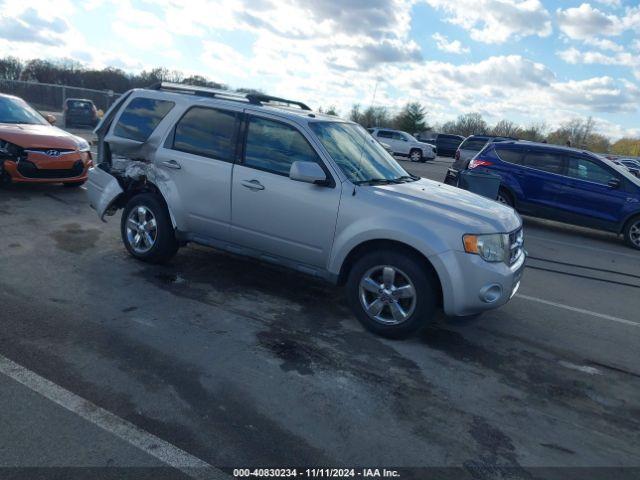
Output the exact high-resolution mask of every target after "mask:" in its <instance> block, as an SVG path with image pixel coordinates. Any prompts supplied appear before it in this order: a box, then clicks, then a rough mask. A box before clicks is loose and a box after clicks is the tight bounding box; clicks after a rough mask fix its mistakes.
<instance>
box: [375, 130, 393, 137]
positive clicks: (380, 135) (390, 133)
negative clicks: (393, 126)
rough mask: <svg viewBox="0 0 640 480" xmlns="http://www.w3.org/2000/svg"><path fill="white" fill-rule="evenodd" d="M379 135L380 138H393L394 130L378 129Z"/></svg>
mask: <svg viewBox="0 0 640 480" xmlns="http://www.w3.org/2000/svg"><path fill="white" fill-rule="evenodd" d="M378 137H380V138H392V137H393V132H385V131H384V130H380V131H378Z"/></svg>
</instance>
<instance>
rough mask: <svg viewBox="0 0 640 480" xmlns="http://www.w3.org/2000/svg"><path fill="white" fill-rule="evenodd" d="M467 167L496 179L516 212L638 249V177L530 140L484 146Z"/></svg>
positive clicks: (592, 158)
mask: <svg viewBox="0 0 640 480" xmlns="http://www.w3.org/2000/svg"><path fill="white" fill-rule="evenodd" d="M469 168H470V169H473V170H477V171H483V172H490V173H493V174H496V175H498V176H500V178H501V183H500V193H499V200H500V201H501V202H502V203H505V204H507V205H511V206H513V207H515V208H516V209H517V210H518V211H519V212H520V213H523V214H527V215H532V216H535V217H543V218H548V219H551V220H557V221H561V222H566V223H573V224H576V225H583V226H587V227H592V228H597V229H601V230H607V231H610V232H615V233H618V234H622V235H624V238H625V240H626V242H627V243H628V244H629V245H630V246H631V247H634V248H637V249H640V179H638V178H637V177H635V176H634V175H632V174H631V173H630V172H629V171H628V170H627V169H625V168H623V167H621V166H618V165H616V164H615V163H613V162H612V161H609V160H607V159H605V158H603V157H600V156H598V155H596V154H593V153H591V152H587V151H583V150H578V149H573V148H567V147H559V146H551V145H548V144H537V143H531V142H514V141H511V142H500V143H490V144H488V145H487V146H486V147H485V149H484V150H482V152H480V154H478V155H477V156H476V157H475V158H474V159H473V160H471V162H470V163H469Z"/></svg>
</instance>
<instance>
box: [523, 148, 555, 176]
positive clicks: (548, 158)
mask: <svg viewBox="0 0 640 480" xmlns="http://www.w3.org/2000/svg"><path fill="white" fill-rule="evenodd" d="M524 165H526V166H527V167H531V168H535V169H537V170H542V171H545V172H549V173H558V174H562V173H563V172H562V167H563V157H562V156H561V155H558V154H556V153H553V152H530V153H528V154H527V155H526V156H525V158H524Z"/></svg>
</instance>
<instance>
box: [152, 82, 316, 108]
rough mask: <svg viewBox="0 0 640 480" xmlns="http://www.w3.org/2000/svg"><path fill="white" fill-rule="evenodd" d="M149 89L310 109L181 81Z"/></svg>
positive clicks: (284, 100)
mask: <svg viewBox="0 0 640 480" xmlns="http://www.w3.org/2000/svg"><path fill="white" fill-rule="evenodd" d="M147 88H148V89H149V90H163V91H166V92H175V93H186V94H189V95H198V96H201V97H211V98H221V99H225V100H235V101H240V102H249V103H251V104H253V105H264V104H269V103H274V104H283V105H288V106H292V105H293V106H296V107H299V108H301V109H302V110H309V111H310V110H311V109H310V108H309V107H308V106H307V105H306V104H304V103H302V102H297V101H295V100H287V99H286V98H280V97H272V96H271V95H265V94H263V93H250V94H242V93H235V92H230V91H228V90H218V89H215V88H209V87H198V86H195V85H186V84H182V83H171V82H158V83H154V84H153V85H150V86H149V87H147Z"/></svg>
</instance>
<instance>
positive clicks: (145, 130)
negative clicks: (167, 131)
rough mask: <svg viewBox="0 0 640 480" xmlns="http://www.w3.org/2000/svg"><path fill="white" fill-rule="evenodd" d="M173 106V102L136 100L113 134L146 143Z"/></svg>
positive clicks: (124, 112) (120, 119)
mask: <svg viewBox="0 0 640 480" xmlns="http://www.w3.org/2000/svg"><path fill="white" fill-rule="evenodd" d="M173 106H174V103H173V102H168V101H166V100H153V99H151V98H142V97H138V98H134V99H133V100H131V102H129V105H127V106H126V108H125V109H124V111H123V112H122V114H121V115H120V118H119V119H118V123H117V124H116V126H115V127H114V129H113V134H114V135H117V136H118V137H123V138H128V139H131V140H136V141H138V142H145V141H147V139H148V138H149V137H150V136H151V134H152V133H153V131H154V130H155V129H156V127H157V126H158V125H159V124H160V122H161V121H162V119H163V118H164V117H166V115H167V113H169V112H170V111H171V109H172V108H173Z"/></svg>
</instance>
